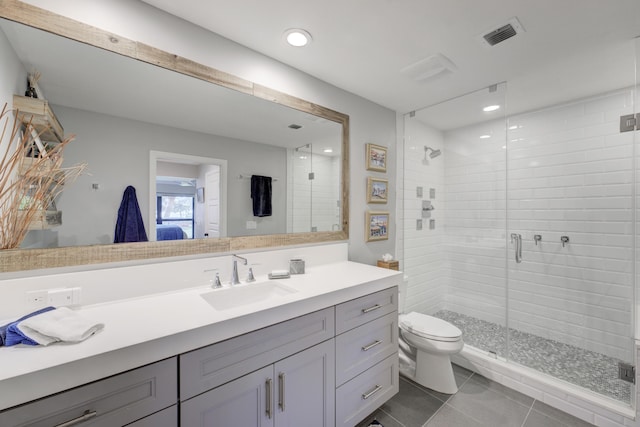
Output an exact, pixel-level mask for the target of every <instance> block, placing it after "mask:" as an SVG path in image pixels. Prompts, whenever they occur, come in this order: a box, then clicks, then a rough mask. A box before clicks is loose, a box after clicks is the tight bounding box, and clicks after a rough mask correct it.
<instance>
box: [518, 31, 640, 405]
mask: <svg viewBox="0 0 640 427" xmlns="http://www.w3.org/2000/svg"><path fill="white" fill-rule="evenodd" d="M635 48H636V47H635V43H631V42H630V44H629V46H628V49H626V51H627V52H626V53H627V55H628V56H629V58H630V62H629V63H626V65H625V61H629V59H624V58H623V59H622V60H621V61H619V62H617V63H616V62H614V63H611V64H609V67H607V68H606V69H605V71H604V72H599V74H598V75H593V81H592V82H591V83H590V84H588V85H586V86H587V87H588V89H589V90H590V91H591V93H590V94H589V95H588V96H585V95H584V92H583V91H582V90H581V88H580V87H578V85H579V84H580V83H582V84H584V82H585V80H584V79H588V78H589V73H585V75H584V76H580V77H581V79H582V80H580V81H577V80H576V87H575V88H571V90H567V93H569V92H574V93H576V94H577V93H579V94H580V95H579V97H576V98H574V99H569V100H557V102H554V103H553V104H552V105H550V106H547V107H543V108H538V109H536V110H535V111H531V112H524V113H516V114H511V113H510V112H509V118H508V124H507V232H508V234H509V235H519V236H521V237H522V244H521V247H520V251H521V258H519V259H517V257H516V255H515V253H516V252H517V250H516V249H517V248H516V244H515V243H509V251H508V253H509V256H508V257H507V275H508V297H509V300H508V315H507V317H508V325H509V334H508V335H509V353H508V357H509V359H510V360H511V361H513V362H516V363H518V364H521V365H524V366H526V367H529V368H533V369H536V370H538V371H540V372H542V373H545V374H549V375H552V376H554V377H556V378H559V379H561V380H565V381H568V382H570V383H572V384H575V385H578V386H581V387H584V388H586V389H588V390H591V391H593V392H596V393H599V394H601V395H604V396H607V397H610V398H612V399H615V400H618V401H621V402H623V403H627V404H630V403H631V396H632V391H633V390H632V384H630V383H628V382H624V381H622V380H620V379H618V367H619V363H620V362H627V363H633V361H634V354H633V353H634V352H633V348H634V347H633V335H634V320H633V319H634V310H635V308H634V303H633V301H635V298H634V295H635V288H634V286H635V285H634V268H635V265H634V256H635V244H634V234H635V228H636V227H635V224H634V223H635V217H636V212H635V209H634V198H635V196H634V195H635V191H636V190H635V188H636V187H635V185H634V177H635V176H636V173H635V170H634V133H636V132H625V133H621V132H620V116H621V115H624V114H632V113H633V112H634V110H635V108H634V84H635V82H634V66H633V57H634V53H635ZM594 49H595V48H594ZM617 49H619V47H617ZM599 54H605V56H606V57H608V58H614V57H615V55H614V52H596V51H595V50H594V52H593V53H592V54H591V57H589V58H585V57H582V58H581V59H582V60H583V61H589V60H592V61H594V67H596V66H597V63H596V62H597V61H601V59H597V58H599ZM586 68H588V67H586ZM625 70H626V71H625ZM569 73H570V72H569V71H565V70H564V69H562V68H560V67H559V68H558V69H557V77H558V78H559V79H562V78H563V77H566V76H565V74H569ZM608 74H610V75H608ZM595 88H599V89H598V90H597V91H595ZM516 103H517V101H516ZM508 104H509V105H511V103H510V102H508Z"/></svg>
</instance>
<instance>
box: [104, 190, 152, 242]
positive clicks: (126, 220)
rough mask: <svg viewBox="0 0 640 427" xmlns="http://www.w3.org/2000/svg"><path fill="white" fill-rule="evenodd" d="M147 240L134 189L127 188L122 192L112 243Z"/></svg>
mask: <svg viewBox="0 0 640 427" xmlns="http://www.w3.org/2000/svg"><path fill="white" fill-rule="evenodd" d="M148 240H149V239H147V232H146V231H145V230H144V222H142V214H141V213H140V206H139V205H138V199H137V197H136V189H135V188H133V187H132V186H128V187H127V188H126V189H125V190H124V194H123V195H122V202H121V203H120V209H118V220H117V221H116V231H115V233H114V238H113V243H124V242H147V241H148Z"/></svg>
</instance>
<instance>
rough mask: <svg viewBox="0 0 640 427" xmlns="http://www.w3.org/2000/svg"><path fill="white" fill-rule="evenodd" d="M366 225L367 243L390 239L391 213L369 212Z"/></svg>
mask: <svg viewBox="0 0 640 427" xmlns="http://www.w3.org/2000/svg"><path fill="white" fill-rule="evenodd" d="M364 224H365V236H366V241H367V242H373V241H376V240H387V239H389V212H367V213H366V217H365V221H364Z"/></svg>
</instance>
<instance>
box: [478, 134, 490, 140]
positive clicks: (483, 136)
mask: <svg viewBox="0 0 640 427" xmlns="http://www.w3.org/2000/svg"><path fill="white" fill-rule="evenodd" d="M487 138H491V135H480V139H487Z"/></svg>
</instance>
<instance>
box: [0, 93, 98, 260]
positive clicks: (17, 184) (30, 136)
mask: <svg viewBox="0 0 640 427" xmlns="http://www.w3.org/2000/svg"><path fill="white" fill-rule="evenodd" d="M0 126H2V132H1V133H0V156H1V158H0V249H15V248H18V247H19V246H20V244H21V243H22V241H23V240H24V238H25V236H26V235H27V232H28V231H29V229H30V224H31V223H32V222H33V221H34V220H35V219H36V218H38V215H43V213H44V212H46V210H47V208H49V207H50V206H55V199H56V197H57V196H58V195H59V194H60V193H61V192H62V190H63V185H64V184H69V183H71V182H73V181H74V180H75V179H76V178H77V177H78V176H79V175H80V174H81V173H82V172H83V171H84V170H85V169H86V166H87V165H86V164H78V165H74V166H69V167H64V168H63V167H62V154H63V151H64V149H65V147H66V146H67V144H69V143H70V142H71V141H72V140H73V138H74V136H73V135H72V136H69V137H66V138H65V139H64V140H62V141H61V142H60V143H58V144H55V145H47V147H46V149H43V148H44V146H43V144H42V143H41V142H40V140H39V137H40V134H38V133H37V132H36V131H35V129H34V127H33V126H32V124H31V123H30V122H28V123H22V122H21V121H20V120H18V119H17V115H14V114H13V110H11V109H9V108H8V107H7V104H5V105H4V107H3V109H2V112H1V113H0ZM36 146H37V147H39V148H40V149H34V147H36ZM29 156H32V157H29Z"/></svg>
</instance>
